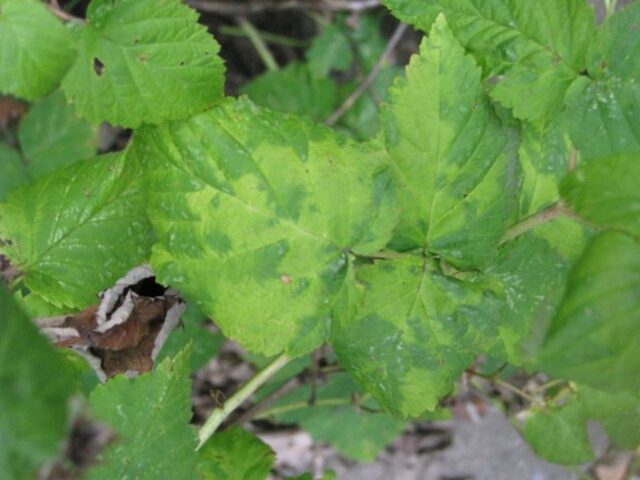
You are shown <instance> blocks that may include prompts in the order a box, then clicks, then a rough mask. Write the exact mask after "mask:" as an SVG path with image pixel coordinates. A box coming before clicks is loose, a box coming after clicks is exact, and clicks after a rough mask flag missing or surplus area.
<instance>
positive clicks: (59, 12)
mask: <svg viewBox="0 0 640 480" xmlns="http://www.w3.org/2000/svg"><path fill="white" fill-rule="evenodd" d="M47 7H48V8H49V11H50V12H51V13H53V14H54V15H55V16H56V17H58V18H59V19H60V20H62V21H63V22H74V23H85V20H84V19H83V18H80V17H76V16H75V15H71V14H70V13H67V12H65V11H64V10H63V9H62V7H60V4H59V3H58V0H50V1H49V3H48V4H47Z"/></svg>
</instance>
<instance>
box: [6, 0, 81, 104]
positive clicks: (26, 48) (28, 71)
mask: <svg viewBox="0 0 640 480" xmlns="http://www.w3.org/2000/svg"><path fill="white" fill-rule="evenodd" d="M0 45H2V50H1V51H0V92H6V93H10V94H13V95H15V96H17V97H21V98H26V99H27V100H34V99H36V98H39V97H42V96H44V95H46V94H47V93H49V92H50V91H51V90H53V89H54V87H55V86H56V85H57V84H58V82H59V81H60V80H61V78H62V76H63V75H64V74H65V72H66V71H67V69H68V68H69V66H70V65H71V63H72V62H73V55H74V52H73V45H72V42H71V36H70V35H69V32H68V31H67V30H66V29H65V27H64V26H63V25H62V23H60V21H59V20H58V19H56V18H55V17H54V16H53V15H52V14H51V13H49V12H48V11H47V8H46V7H45V6H44V5H43V4H42V2H39V1H37V0H0Z"/></svg>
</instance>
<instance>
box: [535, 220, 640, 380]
mask: <svg viewBox="0 0 640 480" xmlns="http://www.w3.org/2000/svg"><path fill="white" fill-rule="evenodd" d="M639 289H640V244H638V242H637V241H636V240H635V239H633V238H631V237H629V236H627V235H625V234H622V233H618V232H605V233H602V234H600V235H599V236H597V237H596V238H595V239H594V240H593V241H592V242H591V244H590V245H589V246H588V247H587V249H586V250H585V252H584V255H583V256H582V259H581V260H580V261H579V262H578V264H577V265H576V266H575V267H574V269H573V271H572V272H571V274H570V276H569V282H568V287H567V292H566V294H565V297H564V299H563V301H562V304H561V306H560V309H559V311H558V314H557V315H556V316H555V317H554V319H553V320H552V322H551V326H550V328H549V331H548V332H547V335H546V338H545V341H544V343H543V345H542V348H541V350H540V351H539V352H538V359H537V363H538V365H539V366H540V367H542V370H544V371H545V372H548V373H549V374H551V375H554V376H556V377H560V378H566V379H568V380H572V381H576V382H579V383H583V384H585V385H587V386H592V387H594V388H600V389H602V390H605V391H612V392H616V391H624V390H627V391H634V390H638V389H640V377H639V376H638V375H637V374H636V373H637V372H636V366H637V365H638V364H639V362H640V351H638V348H637V345H638V342H639V341H640V336H639V332H638V326H637V320H638V318H640V296H639V295H638V291H639Z"/></svg>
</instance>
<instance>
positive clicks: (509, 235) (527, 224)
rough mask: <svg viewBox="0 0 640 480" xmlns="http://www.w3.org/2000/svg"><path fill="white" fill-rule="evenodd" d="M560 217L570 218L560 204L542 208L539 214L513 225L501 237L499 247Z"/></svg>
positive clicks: (568, 213)
mask: <svg viewBox="0 0 640 480" xmlns="http://www.w3.org/2000/svg"><path fill="white" fill-rule="evenodd" d="M561 215H566V216H571V215H570V212H569V211H568V210H567V209H566V208H565V207H564V205H562V204H561V203H560V202H556V203H554V204H553V205H551V206H549V207H547V208H544V209H542V210H540V211H539V212H536V213H534V214H533V215H530V216H528V217H527V218H525V219H523V220H521V221H520V222H518V223H516V224H515V225H512V226H511V227H510V228H509V229H508V230H507V231H506V232H505V234H504V235H503V237H502V239H501V240H500V245H504V244H505V243H507V242H509V241H511V240H513V239H514V238H516V237H519V236H520V235H522V234H524V233H526V232H528V231H529V230H533V229H534V228H536V227H539V226H540V225H543V224H545V223H547V222H550V221H551V220H554V219H556V218H558V217H560V216H561Z"/></svg>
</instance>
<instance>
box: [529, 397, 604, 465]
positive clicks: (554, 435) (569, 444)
mask: <svg viewBox="0 0 640 480" xmlns="http://www.w3.org/2000/svg"><path fill="white" fill-rule="evenodd" d="M585 421H586V418H585V416H584V411H583V409H582V406H581V405H580V403H579V402H577V401H575V400H574V401H570V402H569V403H568V404H567V405H564V406H563V407H562V408H556V407H552V408H550V409H548V410H539V411H535V412H533V413H532V414H531V416H530V417H529V418H528V419H527V424H526V426H525V430H524V436H525V438H526V440H527V442H529V444H530V445H531V446H532V447H533V450H534V451H535V452H536V453H537V454H538V455H539V456H541V457H542V458H544V459H545V460H548V461H550V462H554V463H561V464H563V465H579V464H581V463H586V462H588V461H590V460H592V459H593V450H592V449H591V445H590V443H589V436H588V434H587V427H586V424H585Z"/></svg>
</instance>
